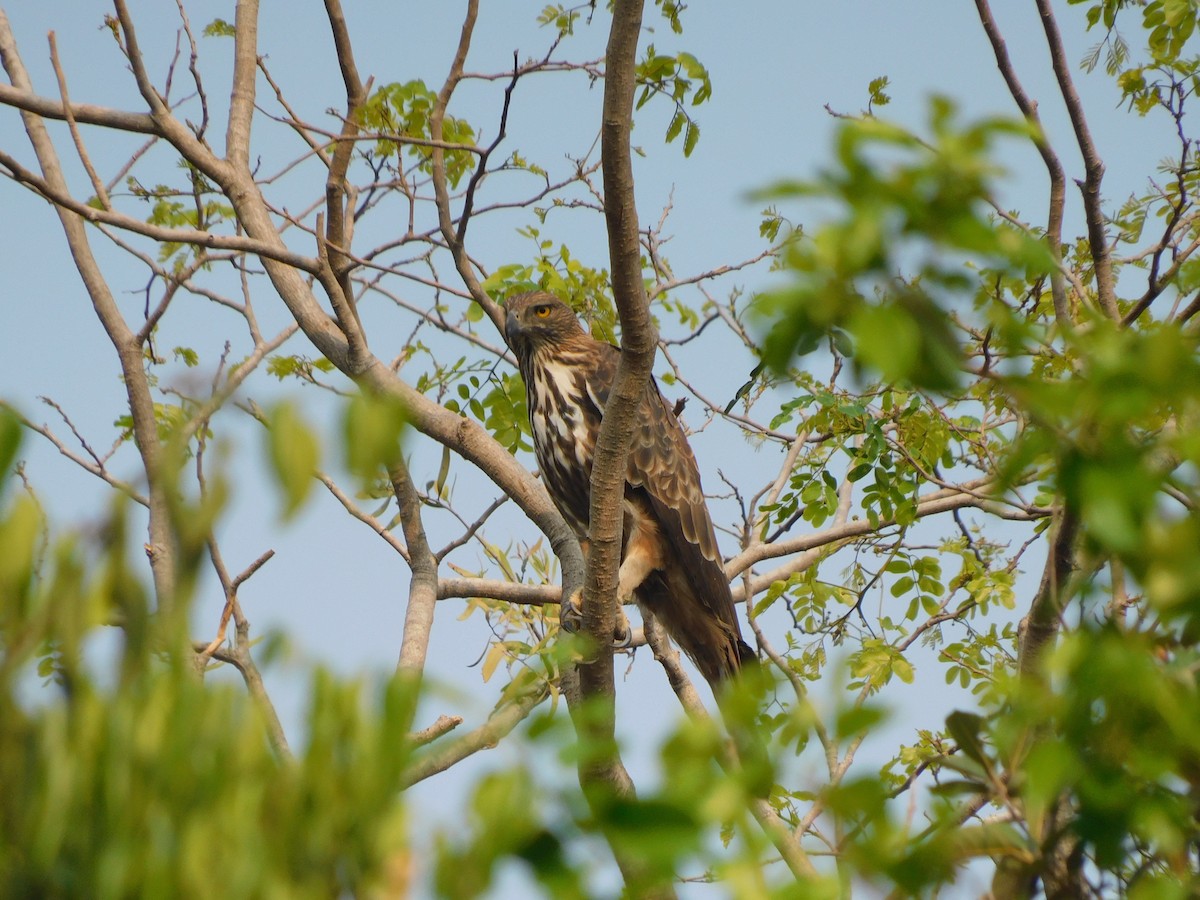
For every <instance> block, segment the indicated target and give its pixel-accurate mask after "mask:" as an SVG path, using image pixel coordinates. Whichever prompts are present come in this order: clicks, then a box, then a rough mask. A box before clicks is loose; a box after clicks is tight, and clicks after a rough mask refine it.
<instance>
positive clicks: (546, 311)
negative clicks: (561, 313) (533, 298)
mask: <svg viewBox="0 0 1200 900" xmlns="http://www.w3.org/2000/svg"><path fill="white" fill-rule="evenodd" d="M533 314H534V315H535V316H537V317H538V318H539V319H545V318H546V317H547V316H549V315H550V307H549V306H546V305H545V304H543V305H541V306H535V307H534V308H533Z"/></svg>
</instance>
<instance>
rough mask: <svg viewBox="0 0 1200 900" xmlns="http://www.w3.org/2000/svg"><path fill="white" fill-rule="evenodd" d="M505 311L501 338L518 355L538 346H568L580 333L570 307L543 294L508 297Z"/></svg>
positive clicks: (537, 292) (580, 330) (522, 354)
mask: <svg viewBox="0 0 1200 900" xmlns="http://www.w3.org/2000/svg"><path fill="white" fill-rule="evenodd" d="M505 309H506V310H507V311H508V316H507V318H506V320H505V323H504V337H505V339H506V340H507V341H508V346H510V347H511V348H512V349H513V352H514V353H516V354H517V355H518V356H524V355H526V354H532V353H534V352H536V351H537V349H538V348H539V347H545V346H550V345H559V344H562V343H564V342H566V343H569V342H570V341H571V340H572V339H574V338H575V337H577V336H579V335H582V334H583V328H582V327H581V326H580V324H579V320H578V319H577V318H575V313H573V312H571V308H570V307H569V306H567V304H565V303H563V302H562V301H561V300H559V299H558V298H557V297H555V296H554V295H553V294H547V293H546V292H545V291H530V292H529V293H527V294H518V295H517V296H515V297H510V298H509V299H508V302H507V303H506V304H505Z"/></svg>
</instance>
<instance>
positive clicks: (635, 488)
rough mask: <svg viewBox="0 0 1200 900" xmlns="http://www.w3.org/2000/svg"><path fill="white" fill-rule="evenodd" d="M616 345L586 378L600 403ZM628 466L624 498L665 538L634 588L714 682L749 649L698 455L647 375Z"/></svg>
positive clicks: (613, 369) (610, 375)
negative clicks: (657, 561)
mask: <svg viewBox="0 0 1200 900" xmlns="http://www.w3.org/2000/svg"><path fill="white" fill-rule="evenodd" d="M618 357H619V351H618V350H617V349H616V348H615V347H611V346H608V345H605V349H604V350H603V352H602V353H601V360H600V366H599V368H598V371H597V373H596V374H597V376H598V377H596V378H594V379H591V380H589V393H592V394H593V396H592V397H591V400H592V402H593V403H594V404H595V405H596V406H597V407H599V408H600V409H603V408H604V403H605V402H606V401H607V399H608V386H609V385H611V384H612V381H613V378H614V376H615V372H616V364H617V360H618ZM639 419H640V421H639V423H638V427H637V429H636V430H635V432H634V437H633V446H632V448H631V449H630V454H629V464H628V468H627V470H626V475H625V478H626V500H627V503H628V504H629V505H630V506H631V507H633V509H634V510H635V514H638V515H648V516H651V517H652V518H653V519H654V520H655V522H656V524H657V525H658V532H659V533H660V534H661V535H662V537H663V539H664V540H665V542H666V546H665V547H664V548H663V551H664V552H662V553H661V554H659V555H660V557H661V558H662V559H663V560H664V561H665V562H664V565H663V568H662V569H661V570H657V571H655V572H653V573H651V575H650V576H649V577H648V578H647V579H646V581H645V582H643V584H642V586H641V587H640V588H639V589H638V590H637V591H636V596H637V599H638V601H639V602H641V603H643V604H644V605H646V606H647V607H649V608H650V610H651V611H652V612H653V613H654V614H655V615H656V616H657V617H658V618H659V619H660V620H661V621H662V623H663V625H664V626H665V627H666V629H667V631H668V633H669V634H670V635H671V637H672V638H674V639H675V641H676V642H677V643H678V644H679V645H680V646H681V647H682V648H683V650H684V652H686V653H687V654H688V656H690V657H691V658H692V660H693V661H694V662H695V663H696V665H697V667H698V668H699V669H700V671H701V673H702V674H703V675H704V677H705V678H706V679H707V680H708V681H709V682H710V683H711V684H713V685H716V684H717V683H718V682H720V681H721V680H722V679H724V678H728V677H729V676H730V675H733V674H734V673H736V672H737V671H738V669H739V668H740V667H741V663H742V661H744V660H746V659H750V658H753V656H754V653H753V651H752V650H751V649H750V648H749V647H748V646H747V645H746V644H745V643H744V642H743V641H742V638H741V629H740V628H739V626H738V621H737V615H736V613H735V611H734V604H733V596H732V594H731V593H730V591H729V581H728V579H726V577H725V568H724V565H723V564H722V561H721V553H720V550H719V548H718V547H717V539H716V533H715V532H714V530H713V525H712V519H711V518H710V517H709V513H708V504H707V502H706V501H705V499H704V491H703V489H702V487H701V485H700V471H699V468H698V467H697V465H696V457H695V456H694V455H693V453H692V448H691V447H690V446H689V445H688V441H687V436H686V435H685V434H684V432H683V428H682V427H681V426H680V424H679V420H678V419H677V418H676V417H675V413H674V412H673V411H672V409H671V407H670V405H669V404H668V403H667V401H666V399H665V398H664V397H663V396H662V393H661V392H660V391H659V389H658V385H657V384H656V383H655V382H654V380H653V379H651V381H650V384H649V385H648V386H647V389H646V399H645V400H644V401H643V403H642V408H641V410H640V411H639Z"/></svg>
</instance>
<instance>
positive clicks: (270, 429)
mask: <svg viewBox="0 0 1200 900" xmlns="http://www.w3.org/2000/svg"><path fill="white" fill-rule="evenodd" d="M267 450H268V456H269V461H270V464H271V465H270V468H271V471H272V472H273V473H274V475H275V478H276V480H277V482H278V484H279V487H280V488H281V489H282V491H283V515H284V518H291V517H292V516H293V515H295V514H296V512H297V511H298V510H299V509H300V507H301V506H302V505H303V503H304V501H305V499H306V498H307V497H308V494H309V491H310V490H311V489H312V486H313V480H314V478H313V476H314V475H315V474H316V471H317V467H318V466H319V465H320V458H321V452H320V444H319V443H318V442H317V438H316V436H315V434H314V433H313V430H312V429H311V428H310V427H309V426H308V424H307V423H306V422H305V421H304V420H303V418H302V417H301V416H300V413H299V412H298V411H297V410H296V408H295V406H293V405H292V404H291V403H287V402H283V403H279V404H277V405H276V406H275V407H274V408H273V409H272V410H271V411H270V412H269V413H268V414H267Z"/></svg>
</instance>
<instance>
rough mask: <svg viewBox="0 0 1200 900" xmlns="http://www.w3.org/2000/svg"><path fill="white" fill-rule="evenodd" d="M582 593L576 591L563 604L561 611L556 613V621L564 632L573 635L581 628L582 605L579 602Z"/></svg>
mask: <svg viewBox="0 0 1200 900" xmlns="http://www.w3.org/2000/svg"><path fill="white" fill-rule="evenodd" d="M582 596H583V592H582V591H580V590H576V591H575V592H574V593H573V594H571V596H570V597H568V598H567V600H566V602H564V603H563V605H562V609H561V610H559V613H558V621H559V623H560V624H561V625H562V627H563V629H564V630H565V631H568V632H570V633H571V634H575V632H577V631H579V629H580V628H581V627H583V604H582V603H581V602H580V600H581V599H582Z"/></svg>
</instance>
